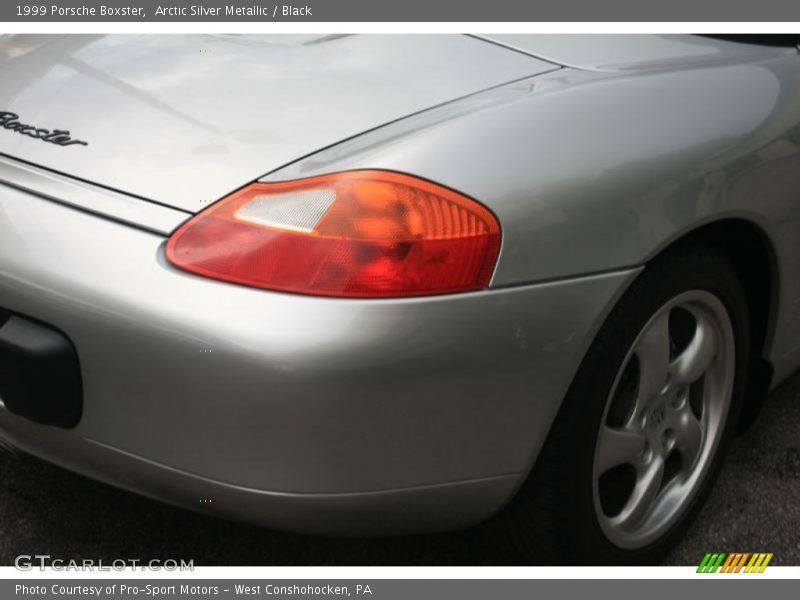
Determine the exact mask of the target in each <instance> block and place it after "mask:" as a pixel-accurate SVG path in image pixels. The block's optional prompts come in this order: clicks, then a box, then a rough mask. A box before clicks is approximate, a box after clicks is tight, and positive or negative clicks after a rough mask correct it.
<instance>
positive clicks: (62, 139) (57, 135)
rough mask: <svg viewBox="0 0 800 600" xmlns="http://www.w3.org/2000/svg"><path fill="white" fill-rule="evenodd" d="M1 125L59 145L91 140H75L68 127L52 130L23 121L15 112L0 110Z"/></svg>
mask: <svg viewBox="0 0 800 600" xmlns="http://www.w3.org/2000/svg"><path fill="white" fill-rule="evenodd" d="M0 127H2V128H3V129H9V130H11V131H16V132H17V133H21V134H22V135H27V136H29V137H32V138H36V139H37V140H42V141H43V142H50V143H51V144H57V145H59V146H71V145H72V144H80V145H81V146H88V145H89V142H84V141H83V140H73V139H72V138H71V137H70V135H69V131H68V130H66V129H53V130H52V131H51V130H50V129H42V128H40V127H36V126H35V125H28V124H26V123H22V122H21V121H20V120H19V115H18V114H16V113H13V112H7V111H0Z"/></svg>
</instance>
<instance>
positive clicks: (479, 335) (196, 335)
mask: <svg viewBox="0 0 800 600" xmlns="http://www.w3.org/2000/svg"><path fill="white" fill-rule="evenodd" d="M164 241H165V240H164V237H163V235H158V234H155V233H152V232H148V231H144V230H141V229H137V228H134V227H131V226H128V225H123V224H121V223H119V222H115V221H112V220H107V219H105V218H102V217H99V216H96V215H92V214H88V213H86V212H83V211H81V210H77V209H75V208H71V207H67V206H64V205H62V204H58V203H55V202H51V201H48V200H43V199H41V198H38V197H35V196H33V195H30V194H28V193H25V192H23V191H19V190H17V189H12V188H10V187H6V186H3V185H2V184H0V307H3V308H5V309H8V310H10V311H13V312H16V313H19V314H22V315H26V316H28V317H31V318H34V319H37V320H40V321H43V322H46V323H49V324H51V325H53V326H54V327H57V328H58V329H59V330H61V331H62V332H64V333H65V334H66V335H67V336H68V337H69V338H70V339H71V340H72V342H73V343H74V345H75V348H76V350H77V353H78V356H79V359H80V364H81V374H82V378H83V387H84V398H83V416H82V418H81V421H80V422H79V424H78V425H77V426H76V427H75V428H73V429H70V430H64V429H58V428H52V427H47V426H43V425H38V424H35V423H33V422H30V421H27V420H25V419H23V418H20V417H18V416H15V415H13V414H11V413H9V412H7V411H5V410H0V430H2V432H3V435H4V436H5V437H7V438H8V440H9V441H10V442H11V443H12V444H14V445H16V446H18V447H20V448H22V449H24V450H26V451H28V452H30V453H32V454H34V455H37V456H40V457H42V458H44V459H46V460H49V461H51V462H54V463H57V464H60V465H63V466H65V467H67V468H70V469H73V470H75V471H78V472H81V473H83V474H86V475H89V476H91V477H94V478H97V479H100V480H103V481H106V482H108V483H111V484H114V485H117V486H120V487H124V488H127V489H130V490H133V491H136V492H139V493H142V494H145V495H149V496H152V497H156V498H159V499H162V500H165V501H168V502H171V503H175V504H179V505H182V506H186V507H190V508H194V509H196V510H200V511H203V512H206V513H212V514H218V515H222V516H225V517H229V518H235V519H240V520H245V521H249V522H254V523H259V524H263V525H268V526H272V527H277V528H283V529H291V530H301V531H308V532H323V533H334V534H385V533H409V532H413V531H431V530H443V529H452V528H458V527H463V526H467V525H470V524H473V523H475V522H478V521H480V520H482V519H484V518H486V517H488V516H489V515H491V514H492V513H493V512H495V511H497V510H498V509H499V508H501V507H502V505H503V504H504V503H505V502H506V501H507V500H508V499H509V498H510V497H511V496H512V495H513V493H514V491H515V489H516V488H517V487H518V485H519V484H520V482H521V481H522V480H523V479H524V477H525V475H526V474H527V472H528V471H529V469H530V467H531V465H532V464H533V461H534V459H535V457H536V454H537V452H538V450H539V448H540V446H541V444H542V443H543V441H544V438H545V436H546V435H547V432H548V429H549V427H550V424H551V422H552V419H553V417H554V416H555V413H556V411H557V410H558V407H559V404H560V401H561V399H562V398H563V396H564V394H565V392H566V390H567V387H568V386H569V383H570V381H571V379H572V377H573V375H574V373H575V371H576V369H577V367H578V365H579V363H580V360H581V358H582V356H583V354H584V352H585V350H586V348H587V346H588V344H589V343H590V341H591V339H592V337H593V335H594V333H595V331H596V329H597V328H598V327H599V325H600V323H602V320H603V318H604V317H605V315H606V313H607V311H608V310H609V308H610V306H612V305H613V302H614V300H615V299H616V297H617V296H618V295H619V294H620V293H621V291H622V290H623V289H624V287H625V286H626V284H627V283H628V282H629V280H630V279H631V278H632V277H633V275H634V274H635V271H631V270H628V271H623V272H617V273H610V274H604V275H598V276H591V277H584V278H579V279H574V280H569V281H560V282H552V283H544V284H539V285H528V286H522V287H516V288H508V289H496V290H491V291H485V292H479V293H470V294H460V295H454V296H441V297H431V298H414V299H398V300H378V301H375V300H343V299H330V298H312V297H303V296H297V295H290V294H281V293H272V292H265V291H261V290H254V289H249V288H244V287H239V286H235V285H229V284H225V283H221V282H217V281H211V280H206V279H202V278H198V277H195V276H193V275H189V274H186V273H183V272H180V271H178V270H176V269H174V268H172V267H171V266H170V265H169V264H168V263H166V262H165V260H164V258H163V244H164ZM543 260H545V258H544V257H543ZM43 376H46V374H43Z"/></svg>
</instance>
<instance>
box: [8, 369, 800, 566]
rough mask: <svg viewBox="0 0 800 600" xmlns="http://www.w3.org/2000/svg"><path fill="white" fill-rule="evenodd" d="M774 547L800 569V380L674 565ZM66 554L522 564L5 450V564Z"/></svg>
mask: <svg viewBox="0 0 800 600" xmlns="http://www.w3.org/2000/svg"><path fill="white" fill-rule="evenodd" d="M711 550H714V551H728V552H734V551H746V552H755V551H758V552H773V553H774V554H775V557H774V559H773V563H772V564H775V565H778V564H780V565H800V375H797V376H795V377H793V378H792V379H791V380H790V381H788V382H787V383H786V384H784V385H783V386H781V387H780V388H778V389H777V390H775V391H774V392H773V393H772V394H771V396H770V398H769V399H768V401H767V403H766V405H765V407H764V410H763V411H762V413H761V415H760V417H759V420H758V422H757V423H756V424H755V425H754V427H753V428H752V429H751V430H750V431H749V432H748V433H746V434H745V435H743V436H741V437H739V438H737V439H736V440H735V442H734V445H733V447H732V450H731V452H730V454H729V456H728V460H727V462H726V464H725V467H724V469H723V472H722V474H721V476H720V479H719V480H718V482H717V485H716V486H715V489H714V491H713V493H712V495H711V498H710V500H709V502H708V504H707V505H706V507H705V509H704V510H703V512H702V513H701V515H700V517H699V518H698V519H697V521H696V522H695V524H694V526H693V528H692V530H691V531H690V532H689V534H688V535H687V536H686V537H685V539H684V540H683V541H682V543H681V544H680V546H679V547H678V548H677V549H676V550H675V551H674V552H673V553H672V554H671V555H670V556H669V557H668V558H667V560H666V564H673V565H696V564H698V563H699V561H700V559H701V558H702V557H703V554H704V553H705V552H707V551H711ZM20 554H29V555H34V554H49V555H50V556H52V557H57V558H62V559H67V560H69V559H75V560H82V559H84V558H87V559H88V558H92V559H95V560H98V559H102V560H103V561H104V562H106V563H108V562H111V561H112V560H114V559H118V558H138V559H140V560H150V559H162V560H163V559H168V558H172V559H184V560H190V559H192V560H194V564H195V566H200V565H510V564H518V560H519V559H518V558H517V557H516V556H514V554H513V553H512V552H511V551H510V549H509V547H508V545H507V544H506V541H505V538H503V537H502V536H498V535H496V534H495V533H494V532H493V531H492V530H491V529H487V528H477V529H474V530H470V531H466V532H459V533H452V534H442V535H430V536H419V537H405V538H392V539H379V540H374V539H372V540H366V539H329V538H318V537H309V536H300V535H293V534H288V533H282V532H276V531H271V530H266V529H261V528H256V527H250V526H246V525H241V524H235V523H230V522H227V521H223V520H219V519H215V518H210V517H206V516H203V515H199V514H195V513H192V512H189V511H185V510H181V509H178V508H174V507H171V506H167V505H164V504H161V503H158V502H155V501H152V500H148V499H145V498H141V497H139V496H136V495H134V494H130V493H127V492H123V491H120V490H117V489H114V488H112V487H109V486H106V485H104V484H101V483H97V482H95V481H91V480H89V479H86V478H84V477H81V476H79V475H76V474H73V473H71V472H69V471H65V470H63V469H60V468H58V467H55V466H52V465H49V464H47V463H44V462H42V461H40V460H38V459H35V458H33V457H30V456H27V455H24V454H20V453H16V452H11V451H6V450H0V564H2V565H11V564H13V563H14V559H15V557H16V556H18V555H20Z"/></svg>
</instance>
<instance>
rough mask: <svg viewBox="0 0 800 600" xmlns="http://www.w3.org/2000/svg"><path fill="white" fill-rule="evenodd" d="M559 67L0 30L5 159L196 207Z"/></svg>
mask: <svg viewBox="0 0 800 600" xmlns="http://www.w3.org/2000/svg"><path fill="white" fill-rule="evenodd" d="M554 68H557V67H555V66H554V65H553V64H551V63H548V62H546V61H543V60H540V59H537V58H535V57H532V56H528V55H525V54H523V53H520V52H513V51H510V50H509V49H507V48H503V47H500V46H498V45H495V44H491V43H488V42H486V41H483V40H479V39H476V38H473V37H468V36H455V35H443V36H438V35H422V36H408V35H389V36H342V35H335V36H308V35H306V36H297V35H291V36H287V35H284V36H198V35H193V36H173V35H169V36H166V35H152V36H133V35H112V36H96V35H90V36H86V35H69V36H5V37H0V81H2V86H0V113H3V114H2V115H0V154H4V155H7V156H11V157H14V158H17V159H21V160H24V161H28V162H30V163H33V164H36V165H39V166H42V167H45V168H48V169H52V170H54V171H58V172H61V173H65V174H68V175H71V176H74V177H77V178H80V179H83V180H87V181H91V182H93V183H97V184H100V185H103V186H106V187H109V188H113V189H115V190H119V191H123V192H126V193H128V194H132V195H136V196H141V197H143V198H146V199H150V200H155V201H158V202H161V203H164V204H167V205H169V206H173V207H176V208H180V209H183V210H187V211H190V212H196V211H197V210H200V209H202V208H203V207H204V206H207V205H208V203H210V202H213V201H214V200H216V199H218V198H220V197H222V196H224V195H226V194H227V193H229V192H230V191H232V190H234V189H236V188H238V187H240V186H242V185H244V184H246V183H247V182H249V181H252V180H254V179H257V178H258V177H260V176H262V175H264V174H265V173H268V172H270V171H272V170H275V169H277V168H280V167H282V166H284V165H286V164H288V163H290V162H293V161H295V160H297V159H299V158H301V157H303V156H306V155H308V154H310V153H313V152H315V151H317V150H319V149H321V148H324V147H326V146H329V145H331V144H335V143H337V142H339V141H341V140H343V139H347V138H350V137H353V136H356V135H358V134H360V133H363V132H365V131H368V130H370V129H373V128H376V127H379V126H381V125H383V124H386V123H388V122H391V121H394V120H397V119H400V118H403V117H404V116H407V115H410V114H413V113H416V112H419V111H422V110H425V109H427V108H430V107H432V106H436V105H439V104H442V103H445V102H448V101H451V100H454V99H456V98H459V97H463V96H465V95H469V94H472V93H475V92H478V91H481V90H484V89H486V88H490V87H493V86H497V85H500V84H503V83H507V82H509V81H513V80H516V79H520V78H524V77H528V76H532V75H536V74H539V73H542V72H546V71H549V70H552V69H554ZM12 115H16V117H14V116H12ZM57 131H62V132H67V133H56V132H57Z"/></svg>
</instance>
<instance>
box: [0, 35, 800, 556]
mask: <svg viewBox="0 0 800 600" xmlns="http://www.w3.org/2000/svg"><path fill="white" fill-rule="evenodd" d="M795 42H796V40H795V39H794V38H793V36H785V37H778V38H766V39H751V38H747V39H732V38H730V37H724V36H723V37H701V36H697V37H695V36H655V35H636V36H634V35H628V36H603V35H599V36H521V35H496V36H455V35H443V36H439V35H421V36H405V35H388V36H345V35H330V36H312V35H304V36H294V35H293V36H277V37H269V36H248V35H245V36H163V35H162V36H144V37H141V36H128V35H118V36H77V35H68V36H63V37H55V36H44V37H37V36H10V37H3V38H0V398H2V404H3V408H2V410H0V431H2V436H3V437H4V438H5V439H6V440H7V441H8V442H9V443H11V444H13V445H14V446H17V447H19V448H21V449H23V450H24V451H27V452H30V453H31V454H34V455H36V456H39V457H41V458H44V459H46V460H48V461H52V462H54V463H56V464H59V465H62V466H64V467H66V468H68V469H72V470H75V471H77V472H80V473H83V474H86V475H88V476H90V477H94V478H97V479H100V480H102V481H105V482H108V483H111V484H113V485H116V486H120V487H123V488H126V489H129V490H133V491H135V492H138V493H141V494H145V495H148V496H151V497H154V498H158V499H162V500H164V501H167V502H171V503H174V504H177V505H181V506H185V507H190V508H193V509H195V510H198V511H203V512H205V513H209V514H214V515H220V516H224V517H227V518H232V519H239V520H245V521H248V522H252V523H257V524H261V525H265V526H269V527H276V528H283V529H290V530H297V531H305V532H317V533H326V534H333V535H391V534H405V533H412V532H425V531H436V530H446V529H455V528H463V527H467V526H470V525H474V524H477V523H479V522H481V521H485V520H488V519H490V518H493V521H492V522H493V524H495V525H496V526H497V527H498V528H502V530H503V531H506V532H508V534H509V537H510V538H511V539H512V540H513V541H514V543H516V544H517V545H518V547H519V548H520V550H521V552H524V553H525V556H527V557H528V558H529V559H530V560H542V559H546V560H551V561H557V562H578V563H580V562H583V563H586V562H594V563H597V562H615V563H647V562H652V561H655V560H657V559H658V557H659V556H661V555H662V554H663V553H664V552H665V551H666V550H667V549H668V548H669V547H670V545H671V544H672V543H673V542H674V541H675V540H676V538H677V537H678V536H679V535H680V534H681V533H682V532H683V531H685V530H686V528H687V527H689V524H690V521H691V518H692V517H693V515H694V514H696V513H697V512H698V510H699V508H700V506H701V505H702V503H703V499H704V497H705V496H706V495H707V493H708V492H709V489H710V487H711V485H712V482H713V480H714V476H715V474H716V472H717V471H718V470H719V467H720V464H721V461H722V458H723V455H724V453H725V449H726V446H727V445H728V443H729V442H730V439H731V437H732V435H734V434H735V433H736V431H737V430H738V429H741V428H742V427H744V426H746V425H747V423H748V422H749V421H751V420H752V419H753V417H754V415H755V414H756V412H757V410H758V406H759V403H760V402H761V401H762V399H763V398H764V396H765V395H766V393H767V391H768V390H769V389H770V388H771V387H774V386H775V385H777V384H778V383H780V382H781V381H782V380H784V379H785V378H786V377H787V375H789V374H790V373H791V372H792V371H793V370H794V369H796V368H797V367H798V366H800V56H798V51H797V47H796V46H795Z"/></svg>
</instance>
